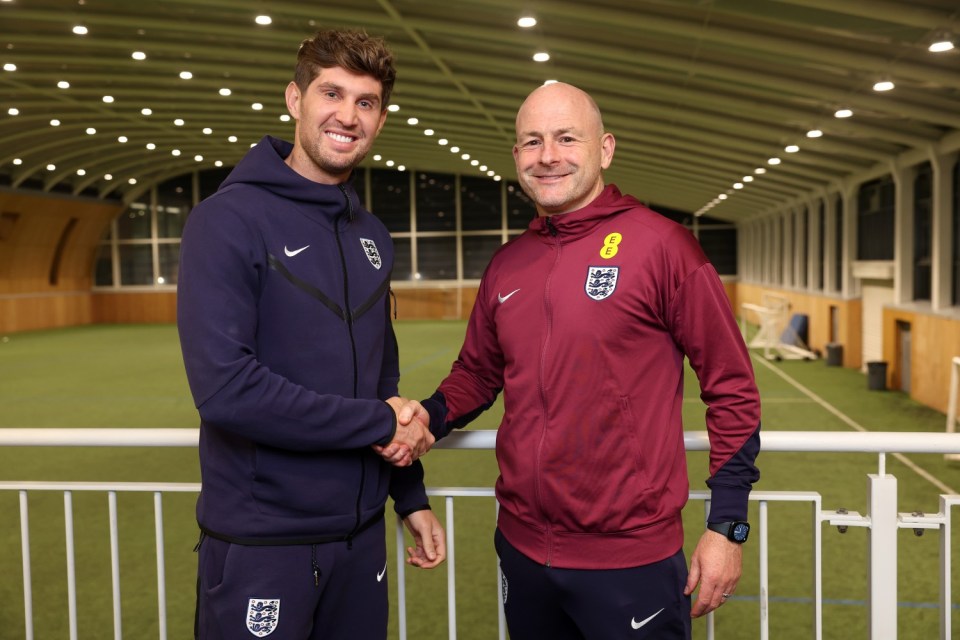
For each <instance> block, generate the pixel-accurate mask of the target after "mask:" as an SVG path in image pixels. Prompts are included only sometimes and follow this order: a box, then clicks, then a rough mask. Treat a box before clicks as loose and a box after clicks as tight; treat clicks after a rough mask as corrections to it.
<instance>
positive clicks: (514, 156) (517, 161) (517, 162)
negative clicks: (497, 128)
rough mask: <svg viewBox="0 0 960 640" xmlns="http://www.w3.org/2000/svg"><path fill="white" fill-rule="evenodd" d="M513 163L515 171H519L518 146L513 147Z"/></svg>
mask: <svg viewBox="0 0 960 640" xmlns="http://www.w3.org/2000/svg"><path fill="white" fill-rule="evenodd" d="M513 163H514V164H515V165H517V169H518V170H519V169H520V145H518V144H515V145H513Z"/></svg>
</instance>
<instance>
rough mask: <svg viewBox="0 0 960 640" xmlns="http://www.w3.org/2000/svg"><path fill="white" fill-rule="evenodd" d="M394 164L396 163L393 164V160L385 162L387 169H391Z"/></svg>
mask: <svg viewBox="0 0 960 640" xmlns="http://www.w3.org/2000/svg"><path fill="white" fill-rule="evenodd" d="M394 164H396V163H395V162H394V161H393V160H387V166H388V167H392V166H393V165H394Z"/></svg>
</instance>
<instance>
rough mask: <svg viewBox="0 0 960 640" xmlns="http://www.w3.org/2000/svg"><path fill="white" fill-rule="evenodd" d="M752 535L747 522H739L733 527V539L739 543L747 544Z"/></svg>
mask: <svg viewBox="0 0 960 640" xmlns="http://www.w3.org/2000/svg"><path fill="white" fill-rule="evenodd" d="M749 533H750V525H748V524H747V523H746V522H738V523H737V524H736V525H735V526H734V527H733V539H734V540H736V541H737V542H746V540H747V535H749Z"/></svg>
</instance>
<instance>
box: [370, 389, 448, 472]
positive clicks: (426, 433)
mask: <svg viewBox="0 0 960 640" xmlns="http://www.w3.org/2000/svg"><path fill="white" fill-rule="evenodd" d="M387 404H389V405H390V406H391V407H393V410H394V412H395V413H396V414H397V431H396V433H394V435H393V440H392V441H390V442H389V443H388V444H387V445H385V446H379V445H374V447H373V449H374V451H376V452H377V453H378V454H380V456H382V457H383V459H384V460H385V461H387V462H389V463H390V464H392V465H394V466H397V467H406V466H409V465H411V464H413V461H414V460H416V459H417V458H419V457H420V456H422V455H423V454H425V453H426V452H427V451H430V447H432V446H433V443H434V442H435V438H434V437H433V434H432V433H430V414H429V413H427V410H426V409H424V408H423V405H421V404H420V403H419V402H417V401H416V400H407V399H406V398H401V397H399V396H394V397H392V398H390V399H389V400H387Z"/></svg>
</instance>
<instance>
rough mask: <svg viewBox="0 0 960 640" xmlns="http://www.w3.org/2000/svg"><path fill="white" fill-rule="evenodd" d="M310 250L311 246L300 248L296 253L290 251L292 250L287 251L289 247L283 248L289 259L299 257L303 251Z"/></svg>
mask: <svg viewBox="0 0 960 640" xmlns="http://www.w3.org/2000/svg"><path fill="white" fill-rule="evenodd" d="M309 248H310V245H307V246H305V247H300V248H299V249H297V250H295V251H290V249H287V247H286V246H284V247H283V252H284V253H285V254H287V257H288V258H292V257H293V256H295V255H297V254H298V253H300V252H301V251H306V250H307V249H309Z"/></svg>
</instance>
